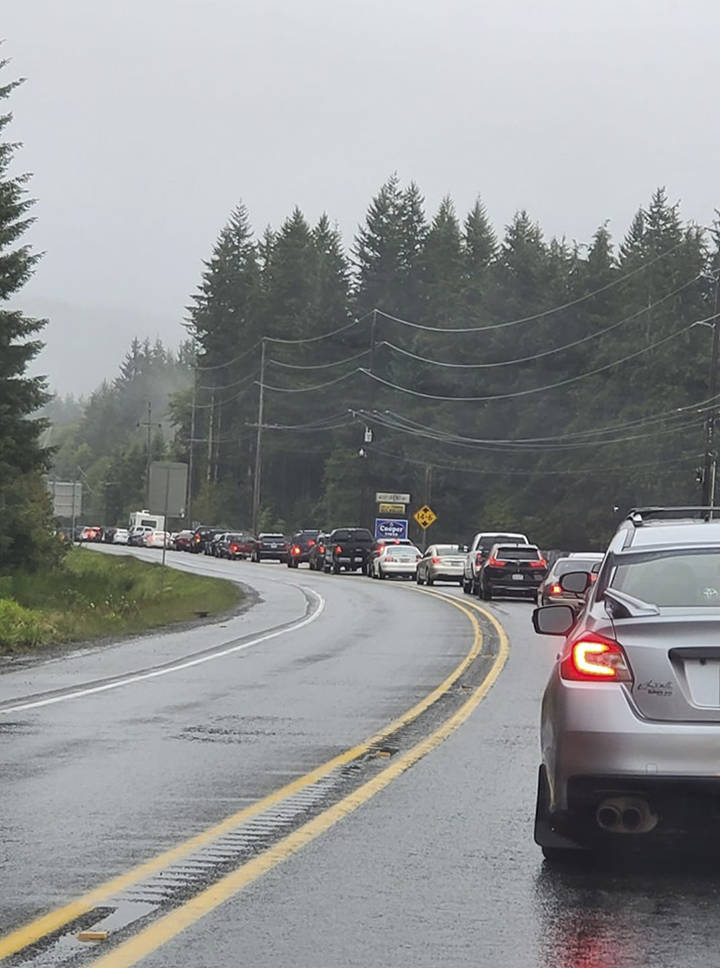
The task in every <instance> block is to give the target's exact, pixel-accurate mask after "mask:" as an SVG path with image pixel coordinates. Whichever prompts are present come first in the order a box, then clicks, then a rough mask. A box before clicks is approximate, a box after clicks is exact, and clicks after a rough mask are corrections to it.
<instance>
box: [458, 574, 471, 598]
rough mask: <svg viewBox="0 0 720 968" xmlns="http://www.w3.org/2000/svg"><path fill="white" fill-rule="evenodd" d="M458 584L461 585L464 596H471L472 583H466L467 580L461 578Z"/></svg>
mask: <svg viewBox="0 0 720 968" xmlns="http://www.w3.org/2000/svg"><path fill="white" fill-rule="evenodd" d="M460 584H461V585H462V590H463V591H464V592H465V594H466V595H470V594H472V582H470V581H468V580H467V578H461V579H460Z"/></svg>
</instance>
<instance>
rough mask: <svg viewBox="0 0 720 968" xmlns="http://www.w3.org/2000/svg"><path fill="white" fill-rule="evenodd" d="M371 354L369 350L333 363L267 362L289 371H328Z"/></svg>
mask: <svg viewBox="0 0 720 968" xmlns="http://www.w3.org/2000/svg"><path fill="white" fill-rule="evenodd" d="M369 352H370V350H369V349H366V350H362V351H361V352H360V353H355V354H354V355H353V356H348V357H346V358H345V359H344V360H335V361H334V362H333V363H283V362H282V361H281V360H268V361H267V362H268V363H272V364H273V365H274V366H282V367H284V368H285V369H288V370H326V369H328V367H331V366H342V364H343V363H352V362H353V361H354V360H359V359H360V358H361V357H363V356H367V355H368V353H369Z"/></svg>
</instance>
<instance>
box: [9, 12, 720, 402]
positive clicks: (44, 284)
mask: <svg viewBox="0 0 720 968" xmlns="http://www.w3.org/2000/svg"><path fill="white" fill-rule="evenodd" d="M0 31H1V33H2V36H3V37H4V38H5V43H4V46H3V54H4V56H6V57H9V58H11V60H12V63H11V66H10V68H9V69H6V70H5V71H4V72H3V76H2V81H3V82H7V81H8V80H10V79H11V78H12V77H14V76H18V75H22V76H25V77H27V79H28V80H27V83H26V84H25V85H24V86H23V87H22V88H21V89H20V90H18V91H17V92H16V93H15V94H14V95H13V97H12V98H11V104H10V107H11V109H12V110H13V112H14V114H15V121H14V123H13V125H12V126H11V128H10V129H9V132H10V136H11V137H12V138H13V139H14V140H19V141H23V142H24V144H25V147H24V148H23V150H22V152H21V153H20V155H19V158H18V169H22V170H29V171H32V172H33V173H34V178H33V180H32V183H31V191H32V194H33V195H34V196H35V197H36V198H37V199H38V204H37V205H36V207H35V213H34V214H35V216H36V218H37V220H38V221H37V224H36V226H35V227H34V228H33V230H32V234H31V241H32V242H33V244H34V245H36V247H37V248H38V249H41V250H43V251H44V252H45V253H46V255H45V258H44V259H43V261H42V263H41V266H40V268H39V270H38V272H37V274H36V276H35V278H34V279H33V280H32V282H31V283H30V284H29V285H28V286H27V287H26V289H25V290H24V292H23V294H22V296H21V297H20V298H19V300H18V304H19V305H21V306H22V307H23V308H24V309H26V310H27V311H29V312H34V313H39V314H43V315H49V316H50V317H51V323H50V325H49V326H48V327H47V329H46V330H45V333H44V339H45V340H46V342H47V348H46V350H45V351H44V353H43V356H42V358H41V360H40V367H39V369H40V370H41V371H42V372H45V373H47V374H48V376H49V380H50V384H51V386H52V387H53V388H57V389H59V390H60V391H62V392H63V393H65V392H70V391H73V392H76V393H78V392H87V391H88V390H90V389H92V388H93V387H94V386H96V385H97V383H98V382H99V381H100V380H101V379H102V378H103V377H105V376H110V377H112V376H113V375H114V374H115V370H116V367H117V363H118V362H119V358H120V356H121V354H122V353H123V352H124V350H125V349H126V347H127V344H128V343H129V341H130V339H131V338H132V337H133V336H134V335H139V336H141V337H143V336H145V335H147V336H150V337H151V338H153V337H155V336H156V335H159V336H160V337H161V338H162V339H163V340H165V341H167V342H168V343H169V344H170V345H176V344H177V342H178V341H179V339H180V338H181V337H182V335H183V331H182V330H181V328H180V321H181V319H182V317H183V315H184V307H185V306H186V305H187V302H188V298H189V295H190V293H191V292H192V291H193V290H194V288H195V286H196V284H197V282H198V280H199V275H200V271H201V260H202V259H203V258H205V257H207V256H208V254H209V252H210V248H211V246H212V244H213V242H214V240H215V238H216V236H217V233H218V231H219V229H220V228H221V226H222V224H223V222H224V221H225V219H226V217H227V215H228V214H229V212H230V210H231V208H232V207H233V206H234V205H235V204H236V203H237V202H238V200H240V199H242V200H243V201H244V202H245V203H246V205H247V207H248V209H249V211H250V215H251V218H252V221H253V224H254V226H255V228H256V230H257V231H258V232H259V233H260V232H262V230H263V229H264V227H265V226H266V225H267V224H268V223H272V224H273V225H278V224H279V223H280V222H281V221H282V219H283V218H284V217H285V216H286V215H288V214H289V213H290V211H291V209H292V208H293V206H294V205H296V204H297V205H299V206H300V207H301V208H302V209H303V211H304V212H305V214H306V216H307V217H308V218H309V219H310V220H311V221H315V220H316V219H317V218H318V217H319V215H320V214H321V213H322V212H323V211H325V210H326V211H327V212H328V214H329V215H330V217H331V219H333V220H335V221H337V223H338V225H339V227H340V229H341V230H342V232H343V236H344V238H345V242H346V244H347V245H349V244H350V243H351V241H352V236H353V234H354V232H355V230H356V228H357V225H358V223H359V222H360V221H361V220H362V218H363V216H364V213H365V209H366V207H367V204H368V202H369V200H370V198H371V196H372V195H373V194H374V192H375V191H376V190H377V188H378V187H379V186H380V184H381V183H382V182H383V181H384V180H385V179H386V178H387V177H388V175H389V174H390V173H391V172H393V171H397V172H398V174H399V175H400V177H401V179H402V180H403V182H407V181H409V180H411V179H414V180H416V181H417V182H418V183H419V185H420V187H421V189H422V190H423V192H424V193H425V196H426V199H427V205H428V211H429V214H430V215H431V214H432V212H433V210H434V208H435V207H436V206H437V204H438V203H439V201H440V199H441V197H442V196H443V195H444V194H446V193H449V194H451V195H452V197H453V198H454V200H455V202H456V204H457V207H458V214H459V215H460V216H461V217H462V216H463V214H464V213H465V211H466V210H467V209H468V208H469V207H470V206H471V205H472V203H473V201H474V199H475V197H476V196H477V195H480V197H481V198H482V200H483V201H484V203H485V205H486V207H487V210H488V213H489V215H490V217H491V218H492V220H493V222H494V224H495V226H496V228H497V229H498V230H499V231H502V229H503V226H504V225H505V224H506V223H507V222H508V221H509V220H510V219H511V218H512V215H513V213H514V212H515V211H516V210H517V209H518V208H522V207H525V208H527V209H528V210H529V212H530V214H531V215H532V216H533V217H534V218H536V219H538V220H539V221H540V223H541V225H542V227H543V229H544V231H545V232H546V233H547V234H548V235H553V234H557V235H564V236H566V237H567V238H568V239H577V240H578V241H587V240H588V239H589V238H590V236H591V234H592V232H593V231H594V230H595V228H596V227H597V225H598V224H599V223H600V222H602V221H603V220H605V219H610V229H611V231H612V232H613V235H614V236H615V237H616V238H618V237H621V236H622V235H623V233H624V232H625V230H626V228H627V225H628V222H629V220H630V218H631V217H632V214H633V213H634V211H635V210H636V209H637V208H638V206H639V205H641V204H644V203H645V202H646V201H647V200H648V198H649V196H650V193H651V192H652V191H653V190H654V189H655V188H656V187H657V186H658V185H660V184H664V185H666V186H667V188H668V192H669V195H670V198H671V200H681V201H682V214H683V216H684V217H685V218H690V219H694V220H696V221H698V222H700V223H702V224H707V223H708V222H709V221H710V220H711V219H712V217H713V212H714V209H715V208H716V207H717V206H720V183H719V182H718V159H719V158H720V151H719V149H720V127H719V126H718V123H717V114H718V109H717V103H716V102H717V94H716V90H717V67H718V50H719V49H720V41H719V38H720V4H719V3H718V2H717V0H683V2H682V3H681V2H679V0H674V2H667V0H602V2H600V0H545V2H542V0H505V2H501V0H443V2H435V0H433V2H431V0H395V2H393V0H362V2H355V0H334V2H331V0H285V2H280V0H258V2H256V3H249V2H247V0H122V2H120V0H62V2H58V0H2V19H1V21H0Z"/></svg>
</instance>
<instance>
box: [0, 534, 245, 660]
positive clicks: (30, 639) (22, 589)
mask: <svg viewBox="0 0 720 968" xmlns="http://www.w3.org/2000/svg"><path fill="white" fill-rule="evenodd" d="M242 599H243V592H242V590H241V589H240V588H238V586H237V585H236V584H234V583H233V582H230V581H224V580H222V579H219V578H206V577H204V576H202V575H190V574H187V573H186V572H182V571H177V570H175V569H174V568H166V569H165V571H164V574H163V571H162V568H161V567H160V565H159V564H157V565H156V564H149V563H147V562H144V561H138V559H137V558H132V557H130V556H129V555H128V556H125V555H123V556H117V555H112V556H110V555H103V554H97V553H94V552H92V551H88V550H86V549H73V550H71V551H70V552H68V554H67V556H66V557H65V559H64V560H63V562H62V563H61V564H60V565H59V566H58V567H57V568H53V569H52V570H48V571H44V572H43V571H41V572H38V573H36V574H33V575H25V574H18V575H10V576H6V577H2V578H0V656H2V655H15V654H21V653H28V652H34V651H36V650H38V649H40V648H42V647H46V646H52V645H60V644H63V643H67V642H84V641H87V640H89V639H97V638H105V637H112V638H116V637H119V636H123V635H132V634H134V633H137V632H144V631H146V630H147V629H153V628H159V627H161V626H166V625H174V624H176V623H181V622H188V621H192V620H194V619H196V618H197V617H198V613H199V612H206V613H207V614H208V615H209V616H214V615H220V614H222V613H223V612H228V611H230V609H232V608H234V607H236V606H237V605H238V604H239V603H240V602H241V601H242Z"/></svg>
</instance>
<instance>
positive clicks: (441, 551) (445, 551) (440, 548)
mask: <svg viewBox="0 0 720 968" xmlns="http://www.w3.org/2000/svg"><path fill="white" fill-rule="evenodd" d="M435 553H436V554H438V555H458V554H460V549H459V548H458V546H457V545H435Z"/></svg>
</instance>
